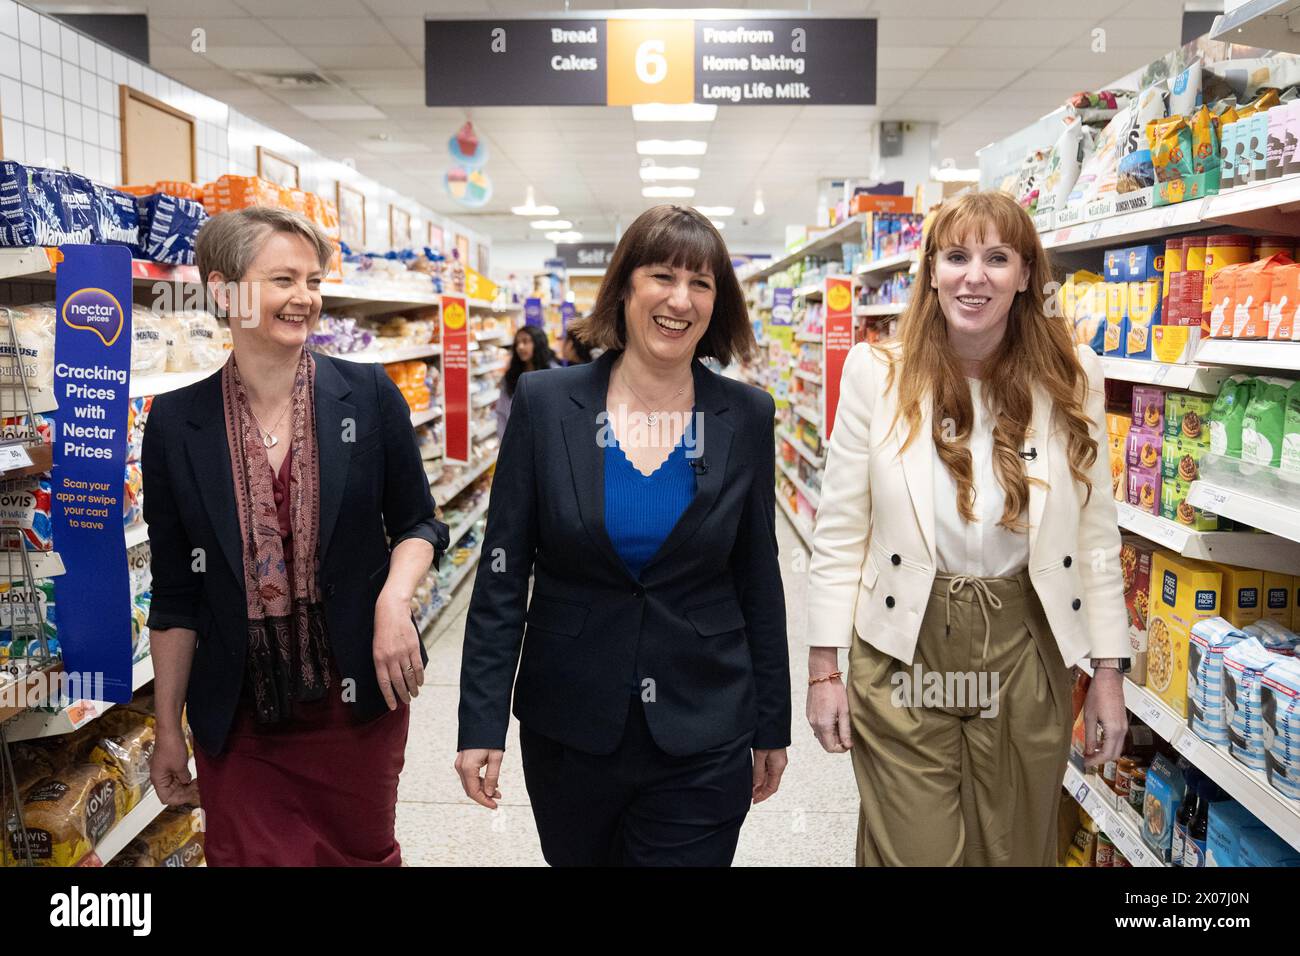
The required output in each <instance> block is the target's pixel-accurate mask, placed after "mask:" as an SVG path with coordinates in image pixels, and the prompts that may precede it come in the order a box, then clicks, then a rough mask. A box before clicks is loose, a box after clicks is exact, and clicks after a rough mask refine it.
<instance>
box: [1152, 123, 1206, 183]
mask: <svg viewBox="0 0 1300 956" xmlns="http://www.w3.org/2000/svg"><path fill="white" fill-rule="evenodd" d="M1146 139H1147V143H1148V144H1149V145H1150V147H1151V163H1152V165H1153V166H1154V168H1155V178H1156V179H1157V180H1159V181H1160V182H1162V183H1167V182H1170V181H1172V180H1175V179H1188V178H1190V177H1191V175H1192V173H1193V171H1194V164H1193V149H1192V131H1191V128H1190V127H1189V126H1188V125H1187V120H1185V119H1184V118H1183V117H1181V116H1170V117H1169V118H1167V119H1161V120H1155V121H1153V122H1151V123H1149V124H1148V125H1147V128H1146Z"/></svg>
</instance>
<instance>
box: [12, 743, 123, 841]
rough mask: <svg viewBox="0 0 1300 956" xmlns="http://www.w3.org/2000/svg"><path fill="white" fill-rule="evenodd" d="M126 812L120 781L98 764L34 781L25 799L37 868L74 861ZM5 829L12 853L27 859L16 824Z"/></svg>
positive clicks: (24, 816) (74, 767)
mask: <svg viewBox="0 0 1300 956" xmlns="http://www.w3.org/2000/svg"><path fill="white" fill-rule="evenodd" d="M125 815H126V793H125V791H124V788H123V786H122V782H121V781H120V780H119V779H118V778H117V776H116V775H114V774H113V773H111V772H110V771H109V770H108V769H107V768H106V767H103V766H101V765H99V764H76V765H74V766H71V767H68V768H66V769H65V770H62V771H60V772H58V773H55V774H54V775H52V776H49V777H46V778H45V779H44V780H42V781H40V782H38V783H36V784H35V785H34V786H32V788H31V789H30V790H28V791H27V795H26V796H25V797H24V798H23V822H24V823H25V824H26V828H27V835H28V838H29V840H30V845H31V852H32V858H33V862H34V863H35V864H36V865H37V866H73V865H75V864H76V863H78V862H79V861H80V860H81V859H82V857H84V856H85V855H86V854H87V853H89V852H90V851H91V850H93V849H94V848H95V847H96V846H97V845H98V844H99V841H100V840H102V839H103V838H104V835H105V834H106V833H108V831H109V830H111V829H112V828H113V827H114V826H115V825H116V824H117V822H118V821H119V820H121V819H122V817H123V816H125ZM6 822H11V821H6ZM6 831H7V839H8V840H9V851H10V853H11V854H13V855H15V856H16V857H18V858H25V854H24V853H23V852H22V849H21V845H20V841H21V833H20V831H18V830H17V828H16V825H15V826H14V827H12V828H11V827H8V826H6Z"/></svg>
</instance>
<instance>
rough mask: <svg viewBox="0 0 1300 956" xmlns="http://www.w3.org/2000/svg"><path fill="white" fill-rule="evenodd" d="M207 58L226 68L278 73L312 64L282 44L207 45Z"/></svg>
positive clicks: (309, 67) (304, 68)
mask: <svg viewBox="0 0 1300 956" xmlns="http://www.w3.org/2000/svg"><path fill="white" fill-rule="evenodd" d="M200 59H202V58H200ZM207 59H208V60H209V61H210V62H212V63H216V64H217V65H218V66H221V67H224V68H225V69H227V70H268V71H274V72H277V73H279V72H284V71H286V70H310V69H311V68H312V66H313V64H312V62H311V60H308V59H307V58H306V57H304V56H302V55H301V54H300V53H298V52H297V51H295V50H292V49H289V48H287V47H285V46H283V45H280V46H217V47H209V48H208V56H207Z"/></svg>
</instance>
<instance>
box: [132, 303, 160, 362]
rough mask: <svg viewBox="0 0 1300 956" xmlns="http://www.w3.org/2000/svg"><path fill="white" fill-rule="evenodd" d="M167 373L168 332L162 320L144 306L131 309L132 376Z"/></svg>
mask: <svg viewBox="0 0 1300 956" xmlns="http://www.w3.org/2000/svg"><path fill="white" fill-rule="evenodd" d="M165 371H167V332H166V329H165V328H164V326H163V322H162V320H161V319H160V318H159V317H158V316H157V315H155V314H154V313H153V312H150V311H149V310H148V309H146V308H145V307H144V306H140V305H137V306H133V307H132V309H131V374H132V375H157V374H159V373H160V372H165Z"/></svg>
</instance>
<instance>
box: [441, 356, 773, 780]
mask: <svg viewBox="0 0 1300 956" xmlns="http://www.w3.org/2000/svg"><path fill="white" fill-rule="evenodd" d="M617 354H618V353H616V352H606V353H605V354H604V355H602V356H601V357H600V358H599V359H597V360H596V361H595V362H593V363H590V364H587V365H580V366H574V367H572V368H564V369H553V370H542V371H537V372H529V373H526V374H524V375H522V376H520V379H519V384H518V386H517V388H516V390H515V396H514V407H513V409H512V411H511V415H510V423H509V425H508V426H507V427H506V433H505V438H504V440H503V441H502V444H501V453H500V459H499V461H498V463H497V468H496V473H495V477H494V478H493V484H492V499H491V503H490V505H489V508H488V520H487V530H486V532H485V534H484V542H483V558H482V560H481V563H480V564H479V568H478V574H477V577H476V579H475V582H474V594H473V597H472V598H471V600H470V608H469V618H468V622H467V626H466V631H465V647H464V654H463V658H462V663H461V678H460V688H461V696H460V739H459V744H458V747H459V749H461V750H466V749H475V748H490V749H498V748H504V747H505V739H506V728H507V725H508V723H509V720H510V698H511V685H512V684H513V687H514V713H515V716H516V717H518V718H519V721H520V723H522V724H525V725H527V726H528V727H529V729H530V730H532V731H534V732H536V733H539V734H541V735H543V736H546V737H549V738H551V739H553V740H556V741H559V742H560V743H563V744H565V745H567V746H570V747H572V748H574V749H577V750H581V751H584V752H587V753H592V754H607V753H611V752H613V751H614V750H615V749H616V748H617V747H618V745H619V742H620V741H621V740H622V737H623V727H624V723H625V722H626V719H627V714H628V707H629V702H630V701H632V699H633V695H634V694H637V695H639V696H640V698H641V699H643V700H646V701H647V702H646V703H645V704H644V706H645V712H646V720H647V723H648V724H649V727H650V732H651V734H652V735H653V737H654V739H655V742H656V743H657V744H658V746H659V747H660V748H662V749H663V750H664V751H666V752H667V753H670V754H674V755H687V754H695V753H699V752H701V751H703V750H706V749H708V748H710V747H715V746H718V745H720V744H723V743H726V742H728V741H732V740H735V739H736V738H738V737H740V736H742V735H744V734H746V733H749V732H753V734H754V737H753V746H754V747H757V748H765V749H767V748H776V747H785V746H787V745H788V744H789V742H790V665H789V652H788V647H787V644H786V619H785V592H784V590H783V588H782V583H781V568H780V564H779V561H778V557H777V545H776V526H775V525H776V500H775V499H776V489H775V483H774V480H773V475H774V464H775V463H774V457H775V450H774V440H773V434H772V425H773V410H774V405H773V402H772V398H771V396H770V395H768V394H767V393H766V392H763V391H761V390H759V389H757V388H753V387H752V386H749V385H745V384H742V383H740V382H736V381H733V380H731V379H727V378H723V377H722V376H720V375H716V374H714V373H713V372H711V371H709V370H708V369H707V368H705V367H704V366H703V365H701V364H700V363H699V362H696V363H694V364H693V366H692V371H693V375H694V379H695V403H696V412H697V413H698V414H699V415H700V418H699V419H698V420H697V425H696V427H697V430H698V440H699V441H700V442H701V446H702V448H701V450H702V452H703V454H702V461H703V465H704V467H702V468H697V478H696V493H695V498H694V499H693V500H692V502H691V504H690V505H689V507H687V509H686V511H685V512H684V513H683V515H682V516H681V518H680V520H679V521H678V522H677V524H676V526H675V527H674V528H673V530H672V531H671V533H670V534H669V535H668V538H667V539H666V540H665V541H664V543H663V545H662V547H661V548H660V549H659V551H658V552H657V553H656V554H655V556H654V557H653V558H652V559H651V560H650V563H649V564H647V565H646V566H645V568H644V570H643V571H642V573H641V577H640V579H639V580H638V579H636V578H633V577H632V575H631V573H630V572H629V571H628V570H627V567H626V565H625V564H624V563H623V561H622V560H621V559H620V558H619V556H618V554H617V552H616V551H615V550H614V546H613V544H612V543H611V542H610V539H609V535H608V534H607V533H606V530H605V458H604V451H603V448H602V445H601V444H600V440H599V439H600V433H601V430H602V424H601V420H600V419H598V416H599V415H600V413H602V412H603V411H604V410H605V396H606V392H607V390H608V388H609V376H610V368H611V366H612V365H613V363H614V360H615V358H616V357H617ZM530 575H532V576H534V577H535V581H534V584H533V591H532V601H531V603H530V602H529V601H528V584H529V577H530ZM521 645H522V659H521V656H520V655H521ZM516 665H518V677H517V678H516V676H515V672H516Z"/></svg>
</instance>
